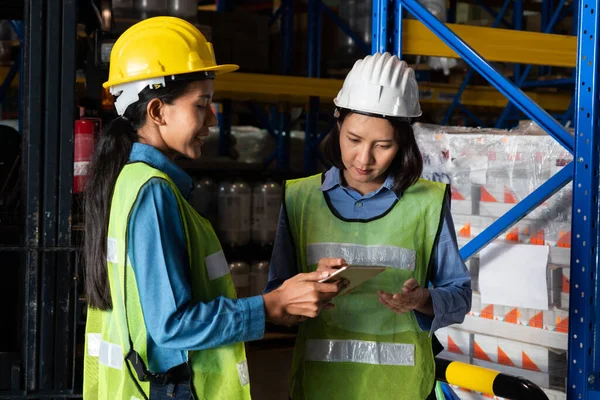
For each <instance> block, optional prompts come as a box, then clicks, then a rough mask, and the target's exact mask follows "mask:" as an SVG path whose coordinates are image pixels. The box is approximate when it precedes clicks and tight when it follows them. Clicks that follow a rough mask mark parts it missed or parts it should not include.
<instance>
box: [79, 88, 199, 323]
mask: <svg viewBox="0 0 600 400" xmlns="http://www.w3.org/2000/svg"><path fill="white" fill-rule="evenodd" d="M191 82H193V81H192V80H180V81H172V82H169V84H168V85H166V86H164V87H161V88H158V89H154V88H153V89H150V88H146V89H144V90H142V91H141V92H140V93H139V97H138V98H139V99H138V101H137V102H135V103H133V104H131V105H130V106H129V107H127V110H126V111H125V116H124V117H121V118H117V119H115V120H114V121H113V122H112V123H110V124H109V125H108V126H107V127H106V129H105V130H104V132H103V133H102V136H100V140H99V141H98V144H97V145H96V149H95V151H94V157H93V159H92V163H91V165H90V169H89V170H88V175H87V184H86V188H85V193H84V198H83V206H84V215H85V218H84V219H85V231H84V244H83V253H84V256H83V258H84V261H85V293H86V296H87V300H88V303H89V305H90V307H93V308H98V309H100V310H103V311H106V310H110V309H112V299H111V296H110V285H109V282H108V268H107V265H106V238H107V235H108V220H109V216H110V206H111V202H112V196H113V191H114V190H115V183H116V181H117V178H118V177H119V173H120V172H121V170H122V169H123V167H124V166H125V164H127V161H128V160H129V154H130V153H131V147H132V146H133V143H134V142H136V141H137V140H138V135H137V132H138V130H139V129H140V128H141V127H142V126H144V124H145V123H146V108H147V106H148V103H149V102H150V101H151V100H152V99H155V98H158V99H160V100H161V101H162V102H163V103H166V104H173V102H174V101H175V99H177V98H178V97H180V96H182V95H184V94H185V93H186V92H187V90H188V87H189V85H190V83H191Z"/></svg>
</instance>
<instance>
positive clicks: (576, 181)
mask: <svg viewBox="0 0 600 400" xmlns="http://www.w3.org/2000/svg"><path fill="white" fill-rule="evenodd" d="M578 3H579V4H574V6H576V7H575V9H576V10H577V11H578V12H577V13H575V15H577V16H578V38H579V40H578V52H577V57H578V58H577V72H576V80H575V83H576V93H575V137H573V136H572V135H571V134H570V133H569V132H567V131H566V130H565V129H564V128H563V127H562V126H561V124H560V123H559V122H557V121H556V120H555V119H554V118H553V117H552V116H551V115H549V114H548V113H547V112H545V111H544V110H543V109H541V108H540V107H539V106H538V105H537V104H535V103H534V102H533V101H532V100H531V99H529V98H528V97H527V96H526V95H525V94H524V93H523V92H522V91H521V90H520V89H519V88H518V87H517V86H516V85H515V84H514V83H512V82H510V81H508V80H507V79H505V78H504V77H503V76H502V75H501V74H500V73H499V72H498V71H496V70H495V69H494V67H492V66H491V65H490V64H489V63H488V62H487V61H486V60H485V59H483V58H482V57H481V56H480V55H479V54H478V53H477V52H475V51H474V50H473V49H472V48H470V47H469V46H468V45H467V44H466V43H465V42H464V41H462V40H461V39H460V38H459V37H457V36H456V35H455V34H454V33H452V31H450V30H449V29H448V28H447V27H446V26H445V25H444V24H443V23H441V22H440V21H439V20H437V19H436V18H435V17H434V16H433V15H432V14H431V13H429V12H428V11H427V10H426V9H425V8H424V7H423V6H421V5H420V4H419V3H418V2H417V0H394V1H388V0H374V1H373V32H374V33H373V48H372V50H373V52H375V51H382V50H388V51H390V50H391V51H392V52H393V53H395V54H401V51H400V50H401V49H400V48H399V46H398V43H399V40H398V37H400V35H401V29H400V26H399V25H400V23H401V22H400V16H401V15H402V14H401V12H399V11H398V10H401V7H404V8H406V9H407V10H408V11H409V12H410V13H412V14H413V15H414V16H415V17H416V18H417V19H419V20H420V21H421V22H423V23H424V24H425V25H426V26H427V27H428V28H429V29H430V30H432V31H433V32H434V33H435V34H436V35H437V36H438V37H439V38H440V39H442V40H443V41H444V42H445V43H446V44H447V45H448V46H449V47H451V48H452V49H453V50H454V51H455V52H456V53H458V54H459V55H460V56H461V57H462V58H463V59H464V60H465V61H466V62H468V63H469V65H470V66H471V68H473V69H474V70H475V71H477V72H478V73H480V74H481V75H482V76H484V77H485V78H486V79H487V80H488V81H489V82H490V83H491V84H492V85H494V86H495V87H496V88H497V89H498V90H499V91H501V92H502V93H503V94H504V95H505V96H507V97H508V99H509V100H510V101H511V102H512V103H513V104H514V105H516V106H518V107H519V108H520V109H521V110H522V111H523V113H525V114H526V115H527V116H529V117H530V118H531V119H533V120H535V121H536V122H537V123H538V124H539V125H540V126H541V127H542V128H544V129H545V130H546V132H548V134H550V135H551V136H552V137H554V138H555V139H556V140H557V141H558V142H559V143H560V144H561V145H562V146H563V147H565V148H566V149H567V150H569V151H570V152H571V153H573V156H574V161H573V162H572V163H570V164H569V165H567V166H565V167H564V168H563V169H562V170H561V171H560V172H559V173H557V174H556V175H555V176H553V177H552V178H551V179H550V180H548V181H547V182H546V183H544V184H543V185H541V186H540V187H539V188H538V189H537V190H535V191H534V192H533V193H532V194H531V195H529V196H528V197H527V198H525V199H524V200H523V201H522V202H521V203H519V204H517V205H516V206H515V207H514V208H513V209H512V210H511V211H510V212H509V213H507V214H506V215H505V216H503V217H502V218H500V219H498V221H496V222H495V223H494V224H492V225H491V226H490V227H489V228H488V229H486V230H485V231H484V232H482V233H481V234H480V235H479V236H477V237H476V238H475V239H473V240H472V241H471V242H470V243H468V244H467V245H466V246H465V247H463V248H462V250H461V254H462V256H463V257H464V258H465V259H466V258H469V257H471V256H472V255H473V254H475V253H477V252H478V251H479V250H480V249H481V248H482V247H484V246H485V245H487V244H488V243H489V242H491V241H492V240H494V239H495V238H496V237H498V235H499V234H500V233H501V232H503V231H505V230H507V229H508V228H509V227H510V226H511V225H513V224H514V223H516V222H517V221H518V220H519V219H521V218H523V217H524V216H525V215H526V214H527V213H528V212H529V211H531V210H532V209H534V208H535V207H537V206H538V205H539V204H541V203H542V202H543V201H544V200H545V199H547V198H548V197H550V196H551V195H552V194H554V193H555V192H556V191H558V190H559V189H561V188H562V187H563V186H564V185H566V184H567V183H569V182H570V181H571V180H573V214H572V224H573V226H572V231H571V232H572V233H571V237H572V244H571V246H572V248H571V288H570V289H571V298H570V319H569V320H570V325H569V358H568V363H569V365H568V379H567V399H569V400H570V399H591V400H593V399H600V387H599V385H600V375H599V372H600V357H599V356H600V343H599V339H600V335H599V329H600V326H598V324H597V321H598V317H599V315H598V314H599V313H598V310H599V308H598V299H599V294H600V293H598V292H599V290H600V285H599V281H598V272H599V271H598V233H599V220H598V184H599V180H598V175H599V159H598V154H599V153H600V138H598V137H597V136H598V132H600V109H599V105H600V90H599V89H600V88H599V87H598V85H599V82H598V65H597V62H598V61H599V60H598V45H599V43H598V35H599V34H600V32H599V31H598V28H599V27H600V21H599V19H598V18H599V17H598V13H599V11H600V0H583V1H579V2H578ZM390 8H393V9H392V10H390ZM390 12H394V13H395V17H396V18H395V19H396V23H395V29H394V33H393V34H392V35H389V34H388V33H389V32H386V29H387V24H386V17H385V15H386V14H388V13H390Z"/></svg>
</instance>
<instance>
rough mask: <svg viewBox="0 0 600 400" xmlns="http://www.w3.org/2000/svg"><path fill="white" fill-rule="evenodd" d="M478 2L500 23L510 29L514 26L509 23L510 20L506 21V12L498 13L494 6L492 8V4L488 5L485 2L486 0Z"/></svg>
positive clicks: (478, 0)
mask: <svg viewBox="0 0 600 400" xmlns="http://www.w3.org/2000/svg"><path fill="white" fill-rule="evenodd" d="M477 4H478V5H479V6H480V7H481V8H483V9H484V10H485V12H487V13H488V14H490V15H491V16H492V17H494V18H495V19H497V20H498V23H500V24H502V25H504V26H505V27H507V28H508V29H511V28H512V25H511V24H509V23H508V22H506V20H505V19H504V14H503V13H502V12H499V13H496V11H494V10H493V9H492V8H490V6H488V5H486V4H485V2H484V0H477Z"/></svg>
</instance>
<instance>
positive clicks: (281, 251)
mask: <svg viewBox="0 0 600 400" xmlns="http://www.w3.org/2000/svg"><path fill="white" fill-rule="evenodd" d="M393 187H394V177H393V176H392V175H390V176H388V178H387V179H386V180H385V182H384V183H383V185H381V187H380V188H379V189H377V190H375V191H373V192H370V193H367V194H365V195H361V194H360V193H359V192H357V191H356V190H354V189H352V188H350V187H347V186H344V185H343V184H342V178H341V172H340V170H339V169H337V168H336V167H333V168H331V169H330V170H329V171H327V172H326V173H325V179H324V180H323V184H322V185H321V188H320V190H321V191H323V192H326V193H327V195H328V196H329V199H330V200H331V204H332V205H333V207H334V208H335V209H336V211H337V212H338V213H339V214H340V215H341V216H342V217H343V218H348V219H370V218H374V217H377V216H379V215H381V214H383V213H385V212H386V211H387V210H388V209H389V208H390V207H392V206H393V205H394V202H395V201H396V200H397V199H399V198H400V197H401V196H402V194H401V193H396V192H395V191H394V190H393ZM449 211H450V204H449V200H447V201H446V203H445V204H444V212H443V216H442V223H443V225H442V229H441V232H440V237H439V240H438V243H437V247H436V248H435V249H434V250H433V253H432V257H433V264H432V268H433V270H432V271H431V282H430V286H431V287H430V288H429V291H430V293H431V300H432V302H433V311H434V314H435V317H434V318H431V317H429V316H427V315H424V314H422V313H420V312H418V311H415V316H416V318H417V321H418V323H419V326H420V328H421V329H423V330H430V331H432V332H435V331H436V330H437V329H439V328H443V327H445V326H448V325H452V324H456V323H461V322H463V320H464V318H465V315H466V314H467V312H469V310H470V309H471V276H470V274H469V271H468V270H467V267H466V266H465V263H464V262H463V260H462V258H461V256H460V253H459V251H458V245H457V243H456V233H455V231H454V223H453V222H452V214H450V212H449ZM277 228H278V229H277V236H276V238H275V246H274V249H273V255H272V257H271V267H270V270H269V283H268V285H267V288H266V289H265V291H266V292H269V291H271V290H273V289H275V288H277V287H279V285H281V284H282V283H283V281H285V280H286V279H288V278H290V277H292V276H294V275H295V274H297V273H298V268H297V266H296V259H295V256H294V254H295V252H294V248H293V241H292V238H291V235H290V232H289V231H288V222H287V215H286V213H285V208H283V207H282V208H281V212H280V216H279V225H278V227H277Z"/></svg>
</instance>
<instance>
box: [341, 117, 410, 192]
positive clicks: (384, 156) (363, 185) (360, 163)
mask: <svg viewBox="0 0 600 400" xmlns="http://www.w3.org/2000/svg"><path fill="white" fill-rule="evenodd" d="M398 149H399V146H398V143H397V141H396V139H395V135H394V127H393V126H392V124H390V123H389V121H388V120H386V119H383V118H377V117H369V116H366V115H362V114H356V113H352V114H350V115H348V116H347V117H346V118H345V119H344V122H343V123H342V126H341V127H340V150H341V153H342V162H343V163H344V168H345V170H344V178H345V179H346V183H347V184H348V186H350V187H352V188H354V189H356V190H358V191H359V192H360V193H362V194H366V193H369V192H372V191H373V190H377V189H378V188H379V187H380V186H381V185H382V184H383V182H384V181H385V179H386V178H387V170H388V168H389V167H390V165H391V164H392V162H393V161H394V157H396V154H397V153H398Z"/></svg>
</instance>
